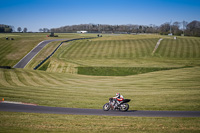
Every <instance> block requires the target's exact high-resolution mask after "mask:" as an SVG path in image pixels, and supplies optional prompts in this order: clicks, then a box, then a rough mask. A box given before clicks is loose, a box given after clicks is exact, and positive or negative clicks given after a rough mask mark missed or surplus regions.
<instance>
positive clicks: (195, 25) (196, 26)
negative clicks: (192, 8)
mask: <svg viewBox="0 0 200 133" xmlns="http://www.w3.org/2000/svg"><path fill="white" fill-rule="evenodd" d="M186 34H187V35H190V36H200V21H196V20H195V21H192V22H190V23H189V24H188V25H187V27H186Z"/></svg>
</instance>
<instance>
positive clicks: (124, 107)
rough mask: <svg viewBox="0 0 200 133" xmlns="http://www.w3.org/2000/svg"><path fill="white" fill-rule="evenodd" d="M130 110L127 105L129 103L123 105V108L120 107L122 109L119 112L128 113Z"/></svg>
mask: <svg viewBox="0 0 200 133" xmlns="http://www.w3.org/2000/svg"><path fill="white" fill-rule="evenodd" d="M128 109H129V105H128V104H127V103H124V104H122V105H121V106H120V108H119V110H120V111H123V112H124V111H128Z"/></svg>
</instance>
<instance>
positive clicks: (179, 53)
mask: <svg viewBox="0 0 200 133" xmlns="http://www.w3.org/2000/svg"><path fill="white" fill-rule="evenodd" d="M6 35H9V36H10V35H11V36H13V35H14V36H15V37H14V38H15V40H13V41H10V40H9V41H6V40H5V38H4V37H5V34H0V45H1V50H0V64H1V65H10V66H12V65H14V64H15V63H16V62H17V61H19V60H20V59H21V58H22V57H23V56H24V55H25V54H26V53H28V52H29V51H30V50H31V49H32V48H33V47H34V46H36V45H37V44H38V43H39V42H40V41H42V40H46V39H53V38H46V34H35V33H34V34H28V33H27V34H21V33H20V34H6ZM58 35H59V38H79V37H84V36H95V34H92V35H91V34H85V35H83V34H58ZM159 38H164V40H163V41H162V42H161V44H160V46H159V47H158V49H157V51H156V53H155V54H154V55H152V51H153V49H154V47H155V44H156V42H157V40H158V39H159ZM199 40H200V38H195V37H178V39H177V40H172V39H171V37H168V36H159V35H103V37H102V38H97V39H90V40H81V41H74V42H70V43H64V44H63V45H62V47H60V48H59V50H58V51H57V52H56V54H55V55H54V56H53V57H51V58H50V59H49V60H48V61H47V62H46V63H47V64H44V69H46V71H40V70H36V71H34V70H32V69H33V67H35V65H37V63H39V62H40V61H41V60H43V59H44V58H45V57H46V55H49V54H50V53H51V52H52V50H53V49H54V48H55V47H56V46H57V45H58V44H57V42H53V43H51V44H50V45H47V46H46V47H45V48H44V49H43V50H42V52H41V53H39V54H38V55H37V56H36V57H35V58H34V59H33V60H32V61H31V62H30V63H29V64H28V66H27V67H26V69H0V99H1V98H5V100H7V101H19V102H26V103H35V104H38V105H44V106H54V107H71V108H93V109H102V106H103V105H104V104H105V103H106V102H108V99H109V98H110V97H112V96H114V95H115V93H116V92H120V93H121V94H122V95H123V96H124V97H125V98H129V99H131V102H130V103H129V104H130V110H182V111H185V110H189V111H199V110H200V97H199V95H200V91H199V88H200V82H199V81H200V63H199V62H200V57H199V55H200V54H199V51H200V50H199V46H200V41H199ZM22 48H23V49H22ZM48 63H49V64H48ZM184 66H191V67H184ZM79 67H83V68H84V67H85V68H92V69H93V68H100V69H99V70H98V71H99V72H98V73H99V74H101V73H102V72H103V71H105V72H107V73H111V74H112V75H113V74H116V72H120V74H125V73H126V74H127V73H128V74H130V73H131V72H133V71H135V70H136V72H137V73H138V72H146V71H147V72H148V73H140V74H137V75H129V76H90V75H79V74H77V73H78V68H79ZM102 68H106V69H102ZM107 68H112V69H111V70H109V71H108V69H107ZM127 68H130V69H127ZM136 68H139V69H140V70H137V69H136ZM161 68H167V69H168V68H179V69H170V70H162V71H153V72H152V70H154V69H161ZM112 70H116V71H112ZM84 71H85V72H87V71H89V70H88V69H87V70H84ZM103 75H105V74H103ZM77 119H78V120H77ZM116 127H117V128H116ZM118 127H120V128H122V129H124V130H125V132H199V118H144V117H114V116H113V117H112V116H79V115H78V116H76V115H53V114H32V113H9V112H0V131H2V132H50V131H52V132H59V131H60V132H80V131H82V132H119V130H118V129H119V128H118ZM120 132H121V130H120Z"/></svg>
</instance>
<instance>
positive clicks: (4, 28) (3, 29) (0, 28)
mask: <svg viewBox="0 0 200 133" xmlns="http://www.w3.org/2000/svg"><path fill="white" fill-rule="evenodd" d="M11 32H13V26H9V25H5V24H0V33H11Z"/></svg>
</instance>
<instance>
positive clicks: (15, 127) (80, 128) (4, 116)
mask: <svg viewBox="0 0 200 133" xmlns="http://www.w3.org/2000/svg"><path fill="white" fill-rule="evenodd" d="M0 116H1V119H0V129H1V132H4V133H7V132H15V133H16V132H69V133H76V132H78V133H85V132H87V133H93V132H97V133H99V132H106V133H112V132H115V133H120V132H122V131H123V132H126V133H132V132H136V133H141V132H148V133H155V132H162V133H169V132H173V133H179V132H190V133H197V132H199V131H200V119H199V118H162V117H160V118H148V117H121V116H85V115H57V114H35V113H13V112H0Z"/></svg>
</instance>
